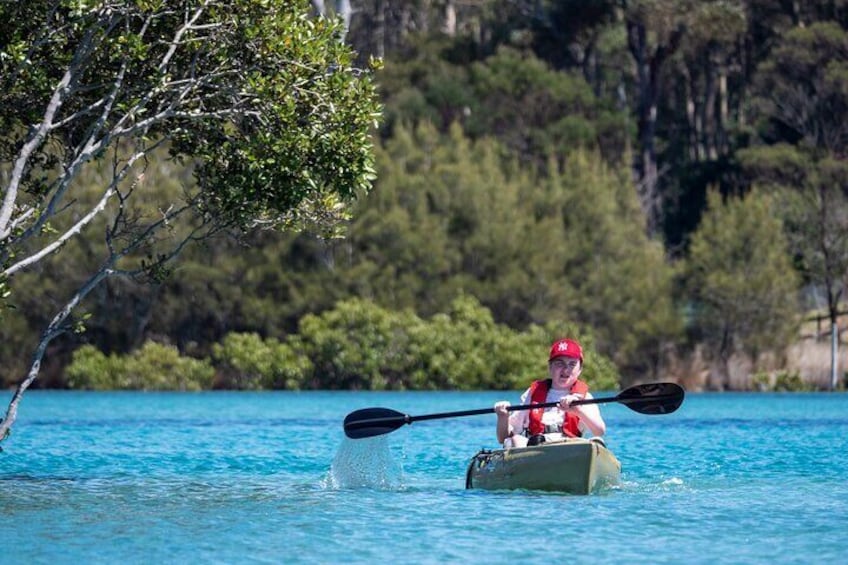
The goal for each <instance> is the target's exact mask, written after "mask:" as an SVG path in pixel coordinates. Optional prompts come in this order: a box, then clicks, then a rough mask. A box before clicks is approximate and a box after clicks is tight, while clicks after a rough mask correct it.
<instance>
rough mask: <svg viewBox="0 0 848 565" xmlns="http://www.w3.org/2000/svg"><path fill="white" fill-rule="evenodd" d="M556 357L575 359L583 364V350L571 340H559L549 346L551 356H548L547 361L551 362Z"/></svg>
mask: <svg viewBox="0 0 848 565" xmlns="http://www.w3.org/2000/svg"><path fill="white" fill-rule="evenodd" d="M556 357H575V358H577V359H580V363H581V364H582V363H583V348H582V347H580V344H579V343H577V342H576V341H574V340H573V339H560V340H557V341H555V342H554V343H553V345H551V354H550V355H549V356H548V361H552V360H553V359H554V358H556Z"/></svg>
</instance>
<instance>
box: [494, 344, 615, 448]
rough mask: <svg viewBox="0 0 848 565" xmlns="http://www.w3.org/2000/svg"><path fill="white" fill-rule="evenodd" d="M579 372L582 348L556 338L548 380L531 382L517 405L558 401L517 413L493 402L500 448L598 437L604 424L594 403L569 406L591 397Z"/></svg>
mask: <svg viewBox="0 0 848 565" xmlns="http://www.w3.org/2000/svg"><path fill="white" fill-rule="evenodd" d="M582 372H583V348H582V347H581V346H580V344H579V343H578V342H577V341H575V340H573V339H567V338H566V339H559V340H557V341H555V342H554V343H553V345H551V351H550V355H549V356H548V378H547V379H543V380H538V381H535V382H533V383H532V384H531V385H530V387H529V388H528V389H527V390H526V391H524V394H522V395H521V402H520V403H521V404H530V403H533V404H540V403H544V402H558V405H557V406H554V407H552V408H536V409H533V410H517V411H513V412H512V413H510V411H509V410H507V407H508V406H510V403H509V402H508V401H505V400H501V401H498V402H496V403H495V406H494V410H495V414H497V418H498V421H497V435H498V441H499V442H501V443H502V444H503V446H504V447H524V446H526V445H536V444H538V443H541V442H544V441H546V440H547V441H549V440H553V439H559V438H562V437H580V436H582V435H583V434H584V433H585V432H586V431H589V432H591V434H592V435H593V436H596V437H600V436H602V435H604V433H606V423H605V422H604V419H603V418H602V417H601V411H600V410H599V409H598V406H597V405H596V404H583V405H580V406H571V403H572V402H574V401H575V400H580V399H584V398H586V399H589V398H592V394H591V393H590V392H589V387H588V385H586V383H585V382H583V381H581V380H580V373H582Z"/></svg>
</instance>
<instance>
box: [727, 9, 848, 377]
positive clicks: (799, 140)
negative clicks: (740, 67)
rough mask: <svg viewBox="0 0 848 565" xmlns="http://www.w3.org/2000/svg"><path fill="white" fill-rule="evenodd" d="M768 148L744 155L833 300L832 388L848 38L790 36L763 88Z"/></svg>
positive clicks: (766, 69) (843, 247)
mask: <svg viewBox="0 0 848 565" xmlns="http://www.w3.org/2000/svg"><path fill="white" fill-rule="evenodd" d="M755 92H756V94H757V98H756V99H755V102H756V104H755V110H756V112H757V115H758V117H759V118H760V120H761V128H760V137H761V142H762V143H761V144H759V145H757V146H754V147H751V148H750V149H747V150H745V151H742V152H740V160H741V162H742V163H743V166H744V168H745V169H746V170H747V171H748V172H749V173H750V174H751V175H752V177H753V178H754V180H755V182H756V183H757V184H759V185H761V186H763V187H769V188H772V189H773V190H776V191H777V192H779V193H780V194H781V195H782V196H783V197H784V198H783V202H784V206H783V215H784V217H785V219H786V227H787V231H788V233H789V236H790V241H791V243H792V250H793V252H794V253H795V254H796V255H797V256H798V257H799V266H800V267H801V269H802V271H803V273H804V275H805V277H806V278H807V280H808V281H809V282H811V283H812V284H814V285H816V286H818V287H819V288H821V289H822V290H823V291H824V293H825V295H826V297H827V309H828V315H829V318H830V326H831V344H832V345H831V386H832V387H833V388H835V387H836V385H837V379H838V369H837V362H836V361H837V347H838V336H839V328H838V316H839V305H840V302H841V301H842V298H843V296H844V294H845V288H846V281H848V237H846V234H848V182H846V178H848V162H846V154H848V33H846V31H845V30H844V29H842V28H841V27H840V26H839V25H837V24H834V23H816V24H813V25H810V26H809V27H806V28H796V29H794V30H792V31H791V32H789V33H788V34H786V36H785V38H784V40H783V41H782V43H781V44H779V45H778V46H776V47H775V48H774V50H773V51H772V53H771V55H770V56H769V58H768V59H767V60H766V61H765V62H764V63H763V65H762V66H761V68H760V70H759V71H758V75H757V77H756V82H755Z"/></svg>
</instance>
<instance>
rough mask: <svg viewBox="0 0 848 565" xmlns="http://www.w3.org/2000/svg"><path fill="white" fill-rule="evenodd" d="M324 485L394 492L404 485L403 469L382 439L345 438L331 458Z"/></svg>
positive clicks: (384, 438) (386, 440)
mask: <svg viewBox="0 0 848 565" xmlns="http://www.w3.org/2000/svg"><path fill="white" fill-rule="evenodd" d="M325 486H326V487H327V488H332V489H346V488H376V489H385V490H397V489H399V488H401V487H402V486H403V469H402V467H401V465H400V464H399V463H398V462H397V461H396V460H395V458H394V457H393V456H392V453H391V450H390V449H389V442H388V439H387V438H386V437H385V436H376V437H371V438H364V439H348V438H345V439H344V441H343V442H342V444H341V445H340V446H339V450H338V452H337V453H336V456H335V458H334V459H333V464H332V466H331V467H330V472H329V473H328V475H327V478H326V481H325Z"/></svg>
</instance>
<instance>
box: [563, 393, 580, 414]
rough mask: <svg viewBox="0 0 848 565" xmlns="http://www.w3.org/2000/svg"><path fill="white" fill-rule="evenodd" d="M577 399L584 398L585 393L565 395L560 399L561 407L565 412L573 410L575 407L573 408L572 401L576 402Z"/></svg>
mask: <svg viewBox="0 0 848 565" xmlns="http://www.w3.org/2000/svg"><path fill="white" fill-rule="evenodd" d="M575 400H583V395H582V394H568V395H566V396H563V397H562V398H561V399H560V400H559V409H560V410H562V411H563V412H568V411H569V410H573V408H571V403H572V402H574V401H575ZM575 408H576V406H575Z"/></svg>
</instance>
